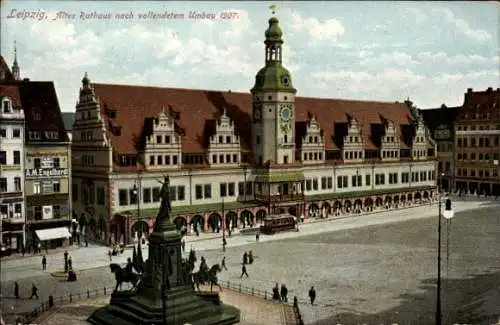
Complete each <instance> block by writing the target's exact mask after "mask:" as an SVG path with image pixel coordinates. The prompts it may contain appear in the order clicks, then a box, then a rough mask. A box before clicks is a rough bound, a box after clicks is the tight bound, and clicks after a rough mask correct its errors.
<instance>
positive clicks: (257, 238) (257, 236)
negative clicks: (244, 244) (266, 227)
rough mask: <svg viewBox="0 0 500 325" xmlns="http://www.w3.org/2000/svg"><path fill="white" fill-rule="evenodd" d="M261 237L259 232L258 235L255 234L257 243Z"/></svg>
mask: <svg viewBox="0 0 500 325" xmlns="http://www.w3.org/2000/svg"><path fill="white" fill-rule="evenodd" d="M259 237H260V235H259V233H258V232H257V233H256V234H255V241H259Z"/></svg>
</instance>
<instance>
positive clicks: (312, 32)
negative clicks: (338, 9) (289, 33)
mask: <svg viewBox="0 0 500 325" xmlns="http://www.w3.org/2000/svg"><path fill="white" fill-rule="evenodd" d="M291 18H292V22H291V27H292V29H293V30H295V31H305V32H307V33H308V34H309V36H310V37H311V38H312V40H313V41H335V40H337V39H339V38H340V37H341V36H342V35H344V33H345V29H344V26H343V25H342V23H341V22H340V21H338V20H337V19H335V18H331V19H328V20H325V21H323V22H321V21H319V20H318V19H316V18H312V17H303V16H302V15H301V14H300V13H298V12H293V13H292V16H291Z"/></svg>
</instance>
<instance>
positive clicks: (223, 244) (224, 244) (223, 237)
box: [221, 197, 226, 252]
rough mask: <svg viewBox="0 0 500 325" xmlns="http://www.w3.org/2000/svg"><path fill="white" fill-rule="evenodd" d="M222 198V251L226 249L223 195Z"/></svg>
mask: <svg viewBox="0 0 500 325" xmlns="http://www.w3.org/2000/svg"><path fill="white" fill-rule="evenodd" d="M221 198H222V251H224V252H225V251H226V214H225V213H224V197H221Z"/></svg>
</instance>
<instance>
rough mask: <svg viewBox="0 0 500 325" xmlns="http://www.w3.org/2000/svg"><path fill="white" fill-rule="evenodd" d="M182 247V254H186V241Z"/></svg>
mask: <svg viewBox="0 0 500 325" xmlns="http://www.w3.org/2000/svg"><path fill="white" fill-rule="evenodd" d="M181 247H182V252H183V253H184V252H185V251H186V242H185V241H184V239H183V240H182V244H181Z"/></svg>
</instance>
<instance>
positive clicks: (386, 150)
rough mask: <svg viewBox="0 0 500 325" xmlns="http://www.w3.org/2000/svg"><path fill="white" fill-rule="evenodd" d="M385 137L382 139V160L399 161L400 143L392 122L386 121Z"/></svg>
mask: <svg viewBox="0 0 500 325" xmlns="http://www.w3.org/2000/svg"><path fill="white" fill-rule="evenodd" d="M384 124H385V125H384V131H385V132H384V135H383V136H382V137H381V139H380V158H382V160H384V161H391V160H392V161H395V160H399V158H400V157H399V151H400V149H401V148H400V141H399V134H398V132H397V131H396V128H395V126H394V123H393V122H392V121H389V120H387V121H385V123H384Z"/></svg>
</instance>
